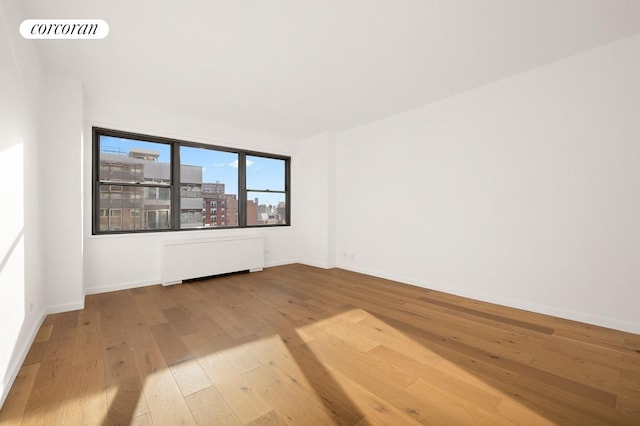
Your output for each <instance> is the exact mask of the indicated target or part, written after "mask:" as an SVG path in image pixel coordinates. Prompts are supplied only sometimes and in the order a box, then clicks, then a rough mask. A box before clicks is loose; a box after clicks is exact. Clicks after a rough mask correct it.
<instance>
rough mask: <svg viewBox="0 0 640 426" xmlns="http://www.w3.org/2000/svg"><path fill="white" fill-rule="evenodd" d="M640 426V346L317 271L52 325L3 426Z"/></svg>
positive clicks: (107, 297) (55, 319) (241, 279)
mask: <svg viewBox="0 0 640 426" xmlns="http://www.w3.org/2000/svg"><path fill="white" fill-rule="evenodd" d="M420 423H424V424H446V425H458V424H461V425H463V424H473V425H476V424H525V425H534V424H575V425H591V424H594V425H614V424H628V425H632V424H635V425H638V424H640V336H639V335H634V334H630V333H623V332H619V331H614V330H609V329H605V328H600V327H596V326H591V325H586V324H581V323H576V322H571V321H567V320H562V319H558V318H553V317H548V316H544V315H539V314H533V313H529V312H524V311H518V310H515V309H509V308H505V307H500V306H496V305H491V304H487V303H482V302H477V301H474V300H469V299H464V298H460V297H456V296H451V295H448V294H444V293H439V292H436V291H429V290H425V289H420V288H416V287H412V286H408V285H404V284H399V283H395V282H391V281H387V280H383V279H378V278H373V277H369V276H365V275H361V274H356V273H352V272H347V271H343V270H338V269H335V270H329V271H326V270H321V269H316V268H312V267H308V266H303V265H288V266H282V267H276V268H269V269H266V270H265V271H263V272H260V273H254V274H239V275H229V276H224V277H218V278H215V279H211V280H207V281H199V282H192V283H188V284H183V285H177V286H172V287H166V288H164V287H161V286H150V287H144V288H137V289H132V290H125V291H118V292H112V293H105V294H99V295H93V296H87V298H86V307H85V309H84V310H81V311H74V312H68V313H62V314H57V315H50V316H48V317H47V318H46V319H45V321H44V323H43V324H42V327H41V329H40V331H39V333H38V335H37V337H36V339H35V341H34V343H33V345H32V347H31V349H30V351H29V353H28V355H27V357H26V360H25V362H24V365H23V366H22V369H21V370H20V373H19V375H18V378H17V379H16V381H15V383H14V385H13V387H12V389H11V391H10V393H9V396H8V398H7V401H6V403H5V405H4V407H3V408H2V410H1V411H0V424H3V425H4V424H11V425H14V424H15V425H18V424H23V425H37V424H42V425H58V424H59V425H63V424H66V425H103V424H108V425H111V424H114V425H115V424H133V425H178V424H201V425H226V424H230V425H241V424H244V425H269V424H275V425H278V424H297V425H321V424H355V425H365V424H391V425H402V424H420Z"/></svg>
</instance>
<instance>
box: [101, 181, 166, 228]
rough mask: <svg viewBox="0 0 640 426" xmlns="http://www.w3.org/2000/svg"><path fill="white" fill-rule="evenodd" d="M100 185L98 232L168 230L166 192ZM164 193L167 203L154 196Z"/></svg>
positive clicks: (163, 190)
mask: <svg viewBox="0 0 640 426" xmlns="http://www.w3.org/2000/svg"><path fill="white" fill-rule="evenodd" d="M114 187H115V186H114V185H100V210H99V217H100V220H99V226H100V231H129V230H144V229H146V230H153V229H168V228H169V210H170V209H171V201H170V195H171V194H170V192H171V190H170V189H169V188H148V187H142V188H141V187H136V186H118V188H119V189H120V191H119V192H118V191H114V190H113V188H114ZM161 191H162V192H163V193H164V192H165V191H166V192H167V194H166V195H167V198H166V199H160V198H158V197H157V194H159V193H160V192H161Z"/></svg>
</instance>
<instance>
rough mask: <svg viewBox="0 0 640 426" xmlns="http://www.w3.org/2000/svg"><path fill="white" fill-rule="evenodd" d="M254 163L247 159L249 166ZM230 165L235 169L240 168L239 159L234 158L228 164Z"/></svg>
mask: <svg viewBox="0 0 640 426" xmlns="http://www.w3.org/2000/svg"><path fill="white" fill-rule="evenodd" d="M252 164H253V161H251V160H247V167H250V166H251V165H252ZM228 166H229V167H233V168H234V169H237V168H238V160H234V161H232V162H230V163H229V164H228Z"/></svg>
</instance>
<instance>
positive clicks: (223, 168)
mask: <svg viewBox="0 0 640 426" xmlns="http://www.w3.org/2000/svg"><path fill="white" fill-rule="evenodd" d="M180 163H181V164H180V227H181V228H183V229H185V228H209V227H218V226H238V154H236V153H233V152H224V151H216V150H213V149H206V148H194V147H187V146H182V147H180ZM219 204H220V205H222V204H224V205H225V206H226V205H228V206H229V207H227V210H229V211H228V212H226V214H227V218H226V220H225V221H224V223H225V224H224V225H223V224H222V221H221V220H220V218H219V217H217V216H216V214H215V212H212V211H211V210H207V209H205V210H204V211H203V209H202V206H214V207H215V206H217V205H219ZM232 207H233V208H232ZM231 210H233V211H232V212H231Z"/></svg>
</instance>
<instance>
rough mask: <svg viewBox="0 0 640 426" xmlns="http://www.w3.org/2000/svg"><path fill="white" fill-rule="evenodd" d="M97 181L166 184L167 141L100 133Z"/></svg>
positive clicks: (168, 149) (169, 176) (168, 163)
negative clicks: (159, 141) (98, 175)
mask: <svg viewBox="0 0 640 426" xmlns="http://www.w3.org/2000/svg"><path fill="white" fill-rule="evenodd" d="M99 143H100V181H101V182H130V183H161V184H169V182H170V179H171V147H170V145H169V144H164V143H155V142H144V141H139V140H134V139H125V138H117V137H113V136H105V135H100V140H99Z"/></svg>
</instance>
